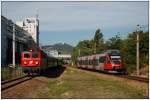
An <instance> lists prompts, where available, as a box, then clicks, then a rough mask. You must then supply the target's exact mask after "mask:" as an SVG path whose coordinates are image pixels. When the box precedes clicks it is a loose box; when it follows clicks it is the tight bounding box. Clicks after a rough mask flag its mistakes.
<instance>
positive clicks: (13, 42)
mask: <svg viewBox="0 0 150 100" xmlns="http://www.w3.org/2000/svg"><path fill="white" fill-rule="evenodd" d="M12 44H13V58H12V60H13V68H15V24H13V41H12Z"/></svg>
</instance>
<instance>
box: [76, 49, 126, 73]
mask: <svg viewBox="0 0 150 100" xmlns="http://www.w3.org/2000/svg"><path fill="white" fill-rule="evenodd" d="M77 66H78V68H86V69H93V70H100V71H109V72H117V73H123V72H124V71H125V70H124V67H123V63H122V60H121V56H120V51H119V50H107V51H105V52H104V53H102V54H94V55H90V56H82V57H78V58H77Z"/></svg>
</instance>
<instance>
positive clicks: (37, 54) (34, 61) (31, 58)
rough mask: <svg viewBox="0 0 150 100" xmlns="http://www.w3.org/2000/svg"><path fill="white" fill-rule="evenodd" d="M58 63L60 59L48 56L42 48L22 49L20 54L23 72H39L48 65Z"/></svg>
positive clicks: (51, 65) (56, 64)
mask: <svg viewBox="0 0 150 100" xmlns="http://www.w3.org/2000/svg"><path fill="white" fill-rule="evenodd" d="M58 65H60V61H59V60H58V59H56V58H54V57H50V56H48V55H47V54H46V53H45V52H44V51H42V50H36V51H33V50H31V51H24V52H22V54H21V67H22V68H23V70H24V72H25V73H28V74H30V73H40V72H42V71H45V70H46V69H47V68H49V67H53V66H58Z"/></svg>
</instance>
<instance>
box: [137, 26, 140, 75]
mask: <svg viewBox="0 0 150 100" xmlns="http://www.w3.org/2000/svg"><path fill="white" fill-rule="evenodd" d="M139 28H140V27H139V25H137V30H136V33H137V42H136V70H137V73H136V74H137V76H139V74H140V73H139V31H140V29H139Z"/></svg>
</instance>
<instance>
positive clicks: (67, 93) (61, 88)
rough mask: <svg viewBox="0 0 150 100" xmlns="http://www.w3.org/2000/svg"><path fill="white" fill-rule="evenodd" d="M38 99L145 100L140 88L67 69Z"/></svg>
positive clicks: (53, 80)
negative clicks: (99, 99) (129, 99)
mask: <svg viewBox="0 0 150 100" xmlns="http://www.w3.org/2000/svg"><path fill="white" fill-rule="evenodd" d="M36 98H78V99H79V98H80V99H82V98H84V99H88V98H107V99H108V98H127V99H128V98H139V99H141V98H145V96H144V92H143V91H142V90H139V89H138V88H136V87H134V86H131V85H128V84H125V83H122V82H121V81H120V82H119V81H116V80H113V79H109V80H108V78H104V77H102V78H99V77H97V76H95V75H93V74H90V73H85V72H83V71H80V70H73V69H72V68H66V70H65V71H64V73H63V74H62V75H61V76H60V77H59V78H55V79H54V78H50V79H49V82H48V85H47V87H45V88H43V89H42V90H40V91H38V94H37V97H36Z"/></svg>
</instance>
